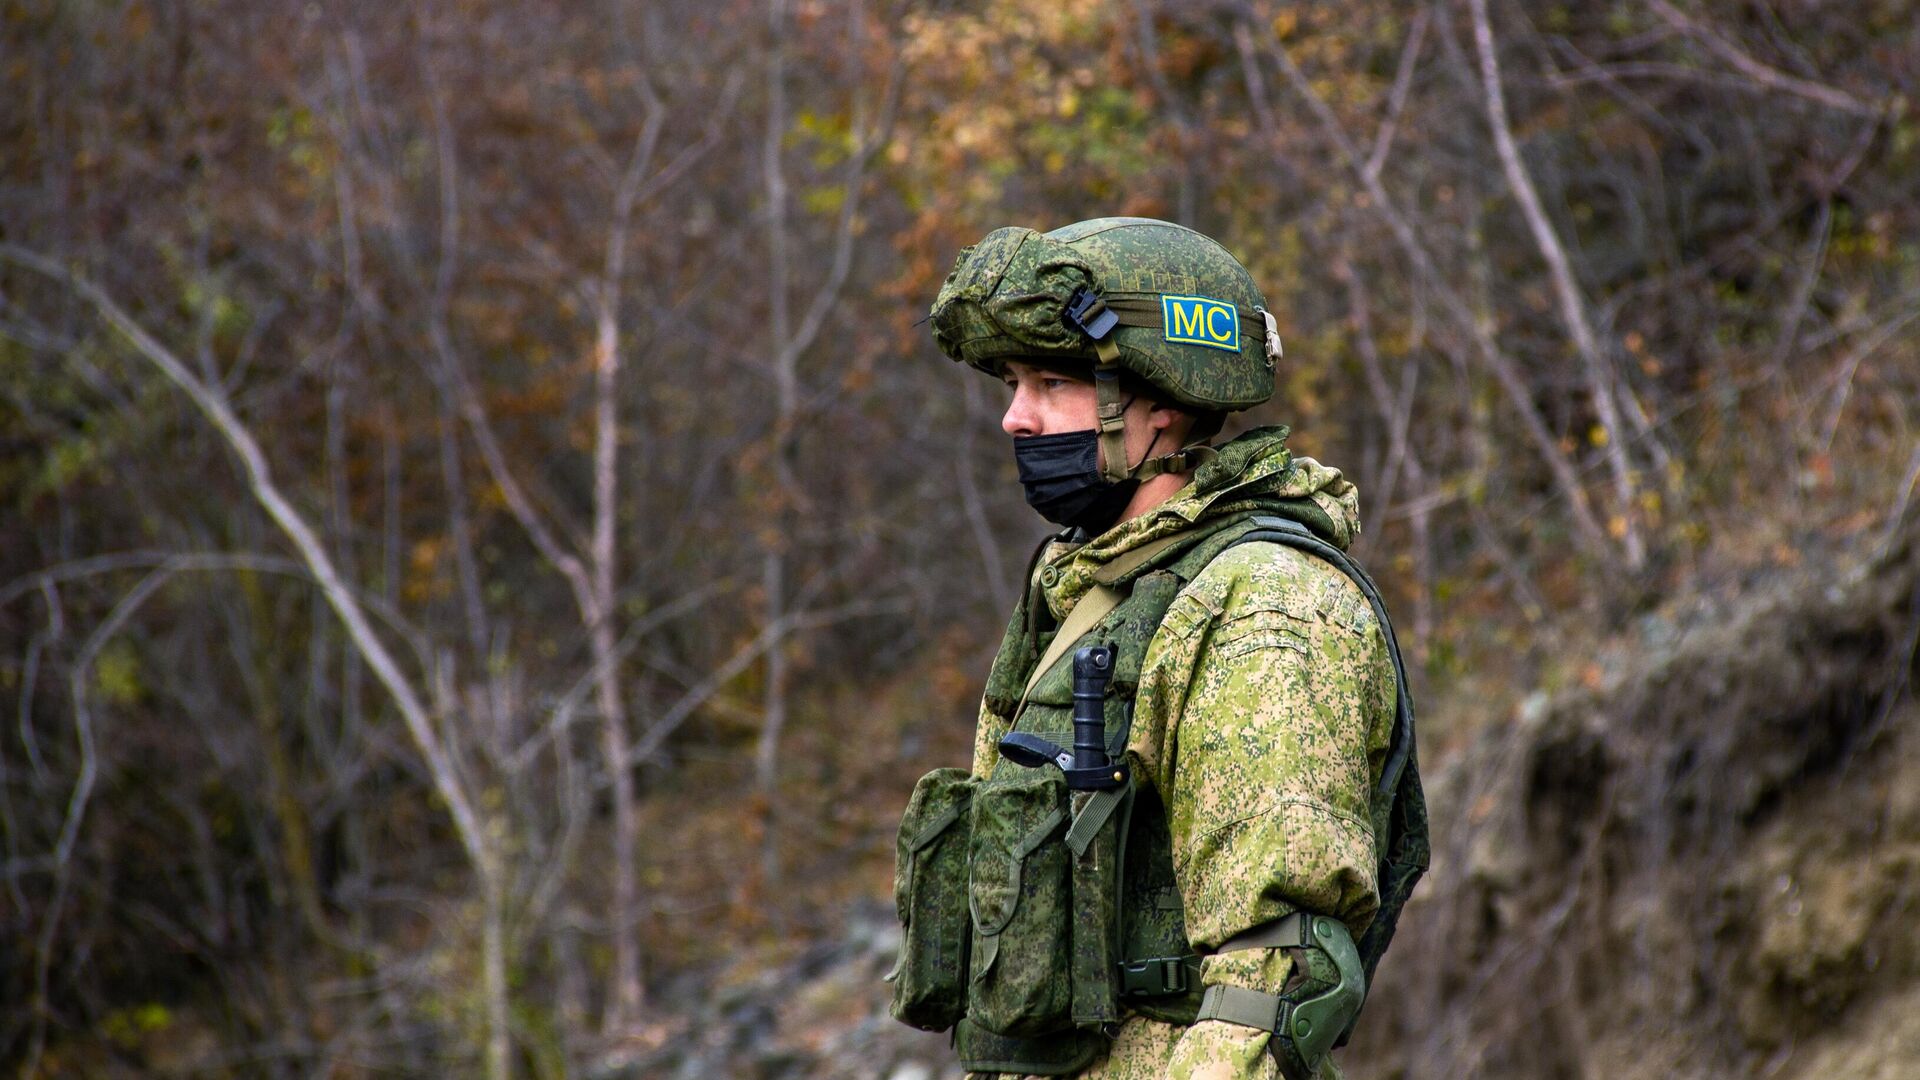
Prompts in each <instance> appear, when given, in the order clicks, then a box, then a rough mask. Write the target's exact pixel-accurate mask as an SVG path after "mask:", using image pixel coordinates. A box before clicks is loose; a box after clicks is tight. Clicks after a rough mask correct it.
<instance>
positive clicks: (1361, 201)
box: [0, 0, 1920, 1080]
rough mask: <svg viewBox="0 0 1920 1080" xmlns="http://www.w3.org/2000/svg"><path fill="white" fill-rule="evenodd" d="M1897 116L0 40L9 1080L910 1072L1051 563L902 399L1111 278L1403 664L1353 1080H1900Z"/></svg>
mask: <svg viewBox="0 0 1920 1080" xmlns="http://www.w3.org/2000/svg"><path fill="white" fill-rule="evenodd" d="M1917 91H1920V6H1916V5H1915V4H1914V3H1912V2H1903V0H1861V2H1849V3H1841V2H1824V3H1823V2H1816V0H1617V2H1604V3H1570V2H1557V3H1556V2H1545V0H1523V2H1522V0H1435V2H1430V3H1387V2H1382V0H1351V2H1342V3H1333V2H1325V0H1320V2H1305V3H1275V2H1271V0H1193V2H1176V0H1055V2H1052V3H1047V4H1033V3H1019V2H1013V0H925V2H918V3H912V2H906V3H903V2H897V0H754V2H748V0H702V2H687V0H582V2H577V3H564V4H563V3H558V2H552V0H549V2H546V3H537V2H536V3H504V2H498V0H444V2H428V0H418V2H416V0H396V2H393V3H385V4H365V3H342V2H334V0H323V2H315V3H290V2H281V0H200V2H188V0H0V526H3V527H0V703H3V704H4V708H3V709H0V717H3V718H4V723H0V1067H4V1068H5V1069H6V1070H7V1071H8V1072H9V1073H10V1074H14V1075H20V1076H24V1077H43V1076H136V1075H159V1076H189V1075H191V1076H289V1077H291V1076H332V1077H357V1076H372V1075H484V1076H488V1077H492V1078H499V1077H505V1076H508V1075H522V1076H538V1077H569V1076H581V1077H588V1076H605V1077H613V1076H636V1077H646V1076H765V1077H784V1076H794V1077H799V1076H819V1077H829V1076H874V1077H895V1078H922V1080H924V1078H926V1077H931V1076H934V1075H938V1074H942V1073H944V1072H946V1071H948V1070H950V1069H951V1068H952V1066H951V1063H950V1059H949V1058H948V1057H947V1056H946V1055H947V1051H946V1049H945V1045H944V1039H939V1038H936V1037H932V1036H920V1035H917V1034H916V1033H914V1032H911V1031H908V1030H906V1029H904V1028H901V1027H899V1026H898V1025H894V1024H892V1023H891V1022H890V1021H888V1020H886V1018H885V1017H884V1015H883V1013H882V1011H881V1010H882V1007H883V1003H884V988H883V987H882V986H881V985H880V983H879V981H878V975H879V974H880V973H881V972H883V971H884V970H885V969H886V967H887V966H888V965H889V964H890V963H891V955H890V949H891V942H890V939H889V936H888V935H889V934H890V933H891V930H890V927H891V925H892V918H893V916H892V910H891V907H892V905H891V901H890V894H889V890H890V880H891V871H892V843H893V829H894V826H895V824H896V822H897V819H898V818H897V816H898V813H899V811H900V808H901V807H902V805H903V804H904V800H905V797H906V794H907V792H908V790H909V789H910V787H911V785H912V782H913V780H914V779H915V777H917V776H918V775H919V774H920V773H921V772H922V771H924V770H925V769H927V768H931V767H934V766H936V765H942V764H955V763H959V762H961V761H963V760H964V758H965V754H966V752H967V747H968V746H969V745H970V726H971V722H972V717H973V712H974V706H975V701H976V695H977V693H978V690H979V682H980V680H981V678H982V677H983V675H984V671H985V666H986V661H987V659H988V658H989V656H990V654H991V650H992V648H993V646H994V644H995V643H996V642H997V641H998V637H999V632H1000V628H1001V620H1002V619H1003V618H1004V615H1005V612H1006V611H1007V609H1008V608H1009V606H1010V603H1011V600H1012V597H1013V593H1014V590H1015V589H1016V587H1017V584H1016V579H1017V578H1018V577H1019V573H1020V569H1021V567H1022V565H1023V563H1024V560H1025V556H1026V552H1027V551H1028V549H1029V546H1030V545H1031V544H1032V543H1033V541H1034V540H1036V539H1037V538H1038V537H1039V535H1040V534H1041V532H1042V531H1043V526H1042V523H1040V522H1039V521H1038V519H1037V518H1035V517H1034V516H1033V515H1032V514H1031V512H1030V511H1029V510H1028V509H1027V508H1026V507H1025V505H1024V504H1023V503H1022V502H1021V500H1020V498H1019V494H1018V487H1017V485H1016V484H1015V483H1014V482H1013V471H1012V467H1011V464H1012V463H1011V455H1010V454H1009V453H1008V447H1007V445H1006V442H1005V440H1004V437H1003V436H1002V435H1001V434H1000V433H999V431H998V428H997V424H996V421H997V418H998V416H999V413H1000V410H1001V409H1002V407H1003V405H1004V398H1003V395H1002V393H1001V391H1000V390H999V389H998V388H997V387H995V386H994V385H993V384H992V383H991V382H990V381H988V380H986V379H984V378H981V377H979V376H978V375H975V374H971V373H968V372H965V371H962V370H960V369H957V368H956V367H955V366H954V365H952V364H949V363H948V362H946V361H945V360H944V359H943V358H941V357H940V355H939V354H938V352H937V351H936V350H935V349H934V348H933V347H932V345H931V342H930V338H929V336H928V334H927V333H926V328H925V327H924V326H920V325H918V323H919V321H920V320H921V319H922V317H923V316H924V314H925V312H926V308H927V305H928V303H929V301H930V300H931V298H932V296H933V294H934V292H935V291H936V289H937V288H938V286H939V283H940V280H941V279H942V277H943V276H944V275H945V273H946V271H947V269H948V266H949V265H950V262H951V260H952V258H953V256H954V254H955V252H956V251H957V249H958V248H959V247H960V246H961V245H963V244H965V243H969V242H971V241H972V240H974V239H976V238H977V237H978V236H979V235H981V234H982V233H984V232H985V231H986V230H988V229H990V228H992V227H995V226H998V225H1002V224H1027V225H1033V226H1036V227H1039V228H1050V227H1053V226H1056V225H1060V224H1064V223H1066V222H1069V221H1073V220H1076V219H1079V218H1083V217H1092V216H1099V215H1106V214H1138V215H1148V216H1156V217H1166V218H1170V219H1173V220H1177V221H1180V222H1183V223H1186V224H1190V225H1192V226H1194V227H1195V228H1198V229H1200V230H1202V231H1204V232H1207V233H1209V234H1211V235H1213V236H1216V237H1218V238H1220V239H1221V240H1222V241H1223V242H1224V243H1225V244H1226V245H1227V246H1228V247H1229V248H1230V249H1231V250H1233V251H1234V252H1235V253H1236V254H1237V255H1238V256H1239V257H1240V258H1241V259H1242V260H1243V261H1244V262H1245V263H1246V264H1247V265H1248V266H1249V268H1251V269H1252V271H1253V272H1254V275H1255V277H1256V279H1257V280H1258V281H1259V282H1260V283H1261V284H1262V286H1263V287H1264V289H1265V290H1266V294H1267V297H1268V300H1269V306H1270V307H1271V308H1272V309H1273V310H1274V311H1275V312H1276V313H1277V314H1278V317H1279V319H1280V323H1281V332H1282V336H1283V337H1284V339H1285V341H1286V343H1287V359H1286V362H1285V363H1284V364H1283V365H1282V372H1281V377H1280V378H1281V383H1280V386H1279V392H1278V393H1277V394H1276V396H1275V398H1274V400H1273V402H1271V403H1270V404H1269V405H1267V406H1265V407H1263V408H1261V409H1258V410H1255V411H1254V412H1253V413H1252V414H1249V415H1247V416H1245V417H1244V418H1242V419H1243V420H1244V422H1245V423H1246V424H1252V423H1273V422H1285V423H1289V424H1291V425H1293V426H1294V427H1295V428H1296V429H1297V434H1296V435H1295V437H1294V439H1293V445H1294V447H1295V448H1296V450H1298V451H1300V452H1303V453H1308V454H1311V455H1313V456H1315V457H1317V458H1319V459H1321V460H1322V461H1325V462H1327V463H1329V464H1333V465H1336V466H1338V467H1340V468H1342V469H1344V470H1345V471H1346V472H1347V473H1348V475H1349V476H1350V477H1352V478H1353V479H1354V480H1355V481H1356V482H1357V483H1358V484H1359V486H1360V490H1361V493H1362V500H1363V501H1362V508H1363V514H1364V517H1365V519H1366V522H1367V533H1366V535H1365V537H1364V538H1363V539H1362V541H1361V542H1360V544H1359V546H1358V549H1357V550H1358V553H1359V555H1360V556H1361V558H1362V561H1363V562H1365V563H1366V564H1367V565H1369V566H1370V567H1371V568H1372V569H1373V571H1374V574H1375V576H1376V577H1378V578H1379V579H1380V580H1381V581H1382V582H1383V583H1384V586H1385V588H1386V591H1387V594H1388V599H1389V601H1390V603H1391V606H1392V607H1393V609H1394V610H1395V612H1396V618H1397V621H1398V624H1399V626H1400V634H1401V639H1402V640H1403V641H1404V642H1408V643H1409V644H1410V646H1411V648H1412V650H1413V654H1414V655H1413V659H1414V660H1416V661H1417V663H1416V664H1415V667H1416V668H1417V670H1416V672H1415V674H1414V680H1415V682H1416V684H1417V685H1416V689H1417V691H1418V693H1419V696H1420V700H1421V703H1422V725H1423V726H1422V743H1421V755H1422V757H1423V759H1424V762H1425V768H1426V770H1427V772H1428V774H1429V777H1430V780H1429V783H1430V785H1431V791H1432V801H1433V807H1434V813H1435V821H1436V828H1437V829H1438V832H1437V835H1436V839H1437V841H1438V844H1437V853H1436V865H1435V870H1434V873H1433V875H1432V877H1431V878H1430V880H1429V883H1428V884H1427V886H1426V887H1425V889H1424V891H1423V893H1422V895H1421V896H1420V897H1419V898H1418V899H1417V901H1416V904H1415V905H1414V907H1413V908H1412V909H1410V914H1409V919H1408V921H1407V922H1406V923H1404V924H1403V929H1402V930H1401V937H1400V943H1399V944H1398V945H1397V947H1396V950H1395V953H1394V954H1393V958H1392V959H1390V960H1389V961H1388V962H1387V964H1386V965H1385V967H1384V968H1383V978H1382V981H1381V985H1380V987H1379V988H1378V989H1377V990H1376V992H1375V1002H1374V1004H1373V1005H1372V1006H1371V1007H1370V1009H1369V1017H1370V1019H1369V1021H1368V1023H1366V1024H1363V1025H1362V1027H1361V1034H1360V1037H1359V1039H1358V1041H1357V1045H1356V1046H1355V1047H1354V1048H1353V1049H1352V1050H1351V1051H1350V1052H1349V1053H1350V1055H1351V1056H1350V1059H1349V1062H1348V1067H1349V1070H1350V1071H1351V1072H1352V1073H1353V1075H1355V1076H1363V1075H1365V1076H1408V1077H1414V1076H1510V1077H1584V1076H1598V1075H1608V1076H1719V1075H1743V1076H1744V1075H1754V1076H1761V1075H1768V1076H1774V1075H1777V1076H1803V1075H1804V1076H1808V1077H1812V1076H1885V1077H1887V1078H1889V1080H1892V1078H1895V1077H1901V1076H1906V1077H1910V1076H1912V1075H1915V1074H1914V1073H1913V1072H1912V1071H1911V1070H1912V1069H1913V1068H1914V1067H1915V1066H1914V1062H1916V1061H1920V1030H1916V1026H1917V1025H1920V989H1917V988H1920V945H1916V944H1915V942H1914V941H1913V938H1914V935H1913V933H1912V928H1913V926H1914V925H1915V922H1916V918H1917V917H1920V796H1916V795H1915V794H1913V793H1914V792H1915V791H1917V790H1920V749H1917V748H1916V746H1915V743H1916V738H1915V733H1914V729H1915V728H1916V726H1920V725H1916V723H1915V718H1916V715H1920V714H1917V713H1916V712H1915V710H1914V707H1913V705H1912V702H1911V696H1910V693H1909V689H1908V687H1909V683H1910V681H1911V677H1912V674H1913V655H1914V648H1913V646H1914V636H1913V635H1914V630H1915V627H1916V625H1920V554H1916V552H1915V545H1914V534H1915V525H1914V521H1915V518H1916V512H1915V509H1914V505H1913V504H1914V487H1915V481H1916V475H1917V474H1920V437H1917V436H1916V431H1917V430H1920V427H1917V425H1920V182H1916V177H1920V116H1917V115H1916V114H1915V107H1914V106H1915V99H1916V92H1917ZM1235 426H1236V427H1237V426H1238V422H1236V425H1235ZM1230 430H1231V429H1230ZM1849 1055H1851V1056H1849Z"/></svg>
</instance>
